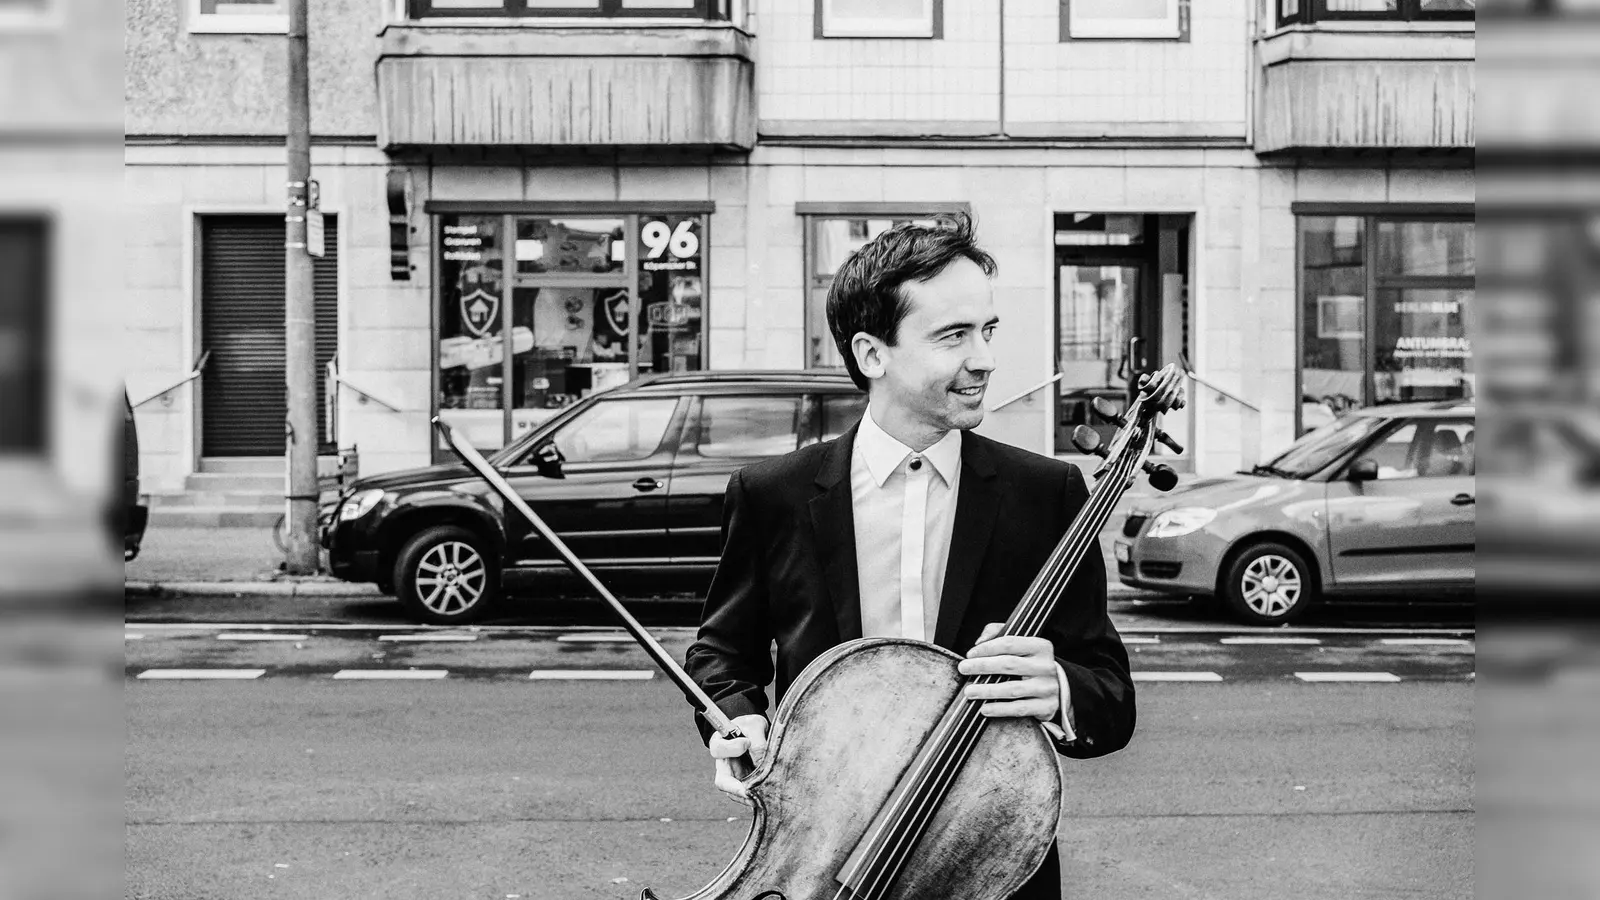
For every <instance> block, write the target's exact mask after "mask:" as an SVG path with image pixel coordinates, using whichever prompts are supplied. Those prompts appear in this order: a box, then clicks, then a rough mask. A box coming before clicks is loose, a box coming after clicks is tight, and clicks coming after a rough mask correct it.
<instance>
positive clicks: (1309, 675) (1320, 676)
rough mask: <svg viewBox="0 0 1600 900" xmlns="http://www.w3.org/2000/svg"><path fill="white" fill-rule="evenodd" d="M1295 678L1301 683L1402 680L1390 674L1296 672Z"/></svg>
mask: <svg viewBox="0 0 1600 900" xmlns="http://www.w3.org/2000/svg"><path fill="white" fill-rule="evenodd" d="M1294 677H1296V678H1298V679H1300V680H1301V681H1310V682H1338V681H1344V682H1352V681H1353V682H1382V683H1385V684H1392V683H1394V682H1397V681H1399V680H1400V676H1399V675H1392V674H1390V673H1388V672H1296V673H1294Z"/></svg>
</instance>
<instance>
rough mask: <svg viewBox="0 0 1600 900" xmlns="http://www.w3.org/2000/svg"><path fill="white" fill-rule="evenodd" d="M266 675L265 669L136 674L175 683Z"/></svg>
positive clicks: (229, 679) (186, 670)
mask: <svg viewBox="0 0 1600 900" xmlns="http://www.w3.org/2000/svg"><path fill="white" fill-rule="evenodd" d="M265 674H267V670H266V669H145V670H144V671H143V672H140V673H139V674H138V676H137V677H138V678H140V679H142V680H154V681H177V680H180V679H182V680H189V679H196V680H205V681H248V680H250V679H252V678H260V677H261V676H263V675H265Z"/></svg>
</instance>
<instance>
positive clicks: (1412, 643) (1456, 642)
mask: <svg viewBox="0 0 1600 900" xmlns="http://www.w3.org/2000/svg"><path fill="white" fill-rule="evenodd" d="M1383 643H1385V644H1393V645H1396V646H1402V647H1471V646H1472V642H1471V641H1468V640H1463V639H1461V638H1384V639H1383Z"/></svg>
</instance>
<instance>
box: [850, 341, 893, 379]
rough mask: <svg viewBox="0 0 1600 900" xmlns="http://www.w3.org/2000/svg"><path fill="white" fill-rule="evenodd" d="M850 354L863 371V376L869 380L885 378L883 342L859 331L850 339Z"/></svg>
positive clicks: (885, 361) (885, 360)
mask: <svg viewBox="0 0 1600 900" xmlns="http://www.w3.org/2000/svg"><path fill="white" fill-rule="evenodd" d="M850 352H851V354H853V355H854V356H855V358H856V366H857V367H859V368H860V369H861V374H862V375H865V376H866V377H868V378H881V377H883V369H884V365H885V364H886V363H887V359H886V358H885V353H884V346H883V341H881V340H879V339H878V338H875V337H873V336H872V335H870V334H867V333H866V332H865V331H858V332H856V333H855V336H854V337H852V338H850Z"/></svg>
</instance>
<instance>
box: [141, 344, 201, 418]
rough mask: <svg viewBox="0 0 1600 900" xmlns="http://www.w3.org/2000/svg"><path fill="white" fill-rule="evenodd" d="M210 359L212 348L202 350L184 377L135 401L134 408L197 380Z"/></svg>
mask: <svg viewBox="0 0 1600 900" xmlns="http://www.w3.org/2000/svg"><path fill="white" fill-rule="evenodd" d="M210 361H211V351H210V350H206V351H204V352H202V353H201V354H200V357H199V358H198V359H196V360H195V361H194V367H193V368H191V369H190V370H189V374H187V375H185V376H183V377H182V378H180V379H178V380H177V381H174V382H173V383H171V384H169V385H167V386H166V387H164V388H162V389H161V390H159V391H156V392H155V393H154V394H151V395H150V396H148V397H146V398H144V399H143V400H140V401H139V402H138V403H135V404H134V405H133V407H134V409H138V408H139V407H141V406H143V405H145V404H146V403H149V402H150V401H151V400H154V399H156V398H157V397H164V396H166V395H167V394H170V393H172V392H173V391H175V390H177V389H178V388H181V387H183V386H184V385H186V384H188V383H189V382H191V381H193V380H195V379H196V378H199V377H200V374H201V373H202V372H204V371H205V370H206V363H208V362H210Z"/></svg>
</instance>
